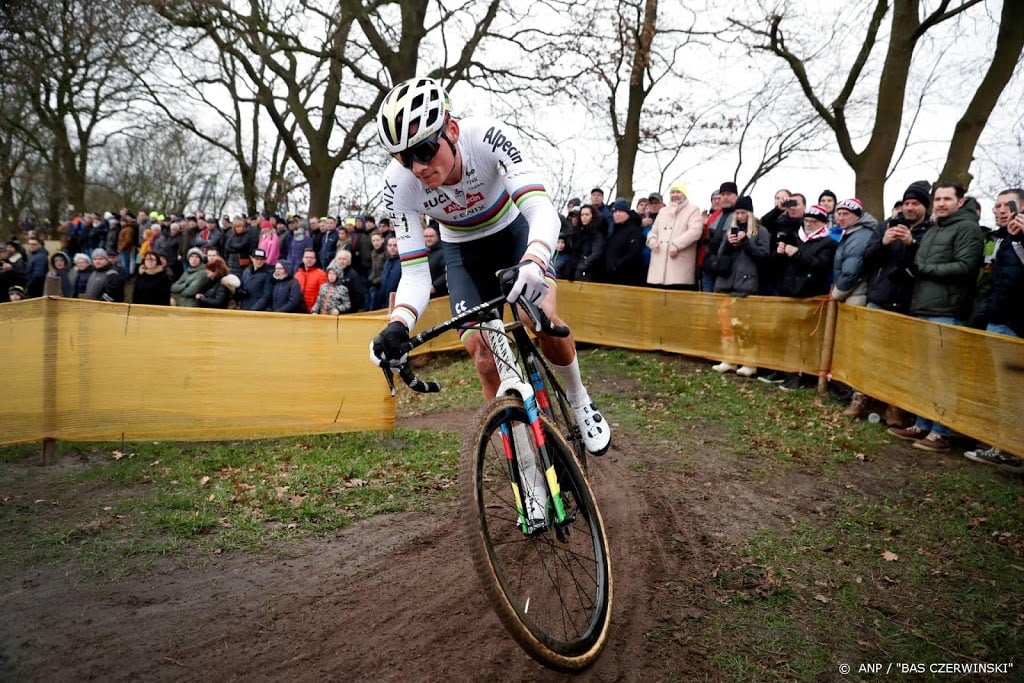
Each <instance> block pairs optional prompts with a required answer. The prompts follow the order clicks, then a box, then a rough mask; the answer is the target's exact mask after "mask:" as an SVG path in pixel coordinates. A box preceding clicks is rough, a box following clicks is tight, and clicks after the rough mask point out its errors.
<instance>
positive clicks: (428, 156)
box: [395, 115, 451, 168]
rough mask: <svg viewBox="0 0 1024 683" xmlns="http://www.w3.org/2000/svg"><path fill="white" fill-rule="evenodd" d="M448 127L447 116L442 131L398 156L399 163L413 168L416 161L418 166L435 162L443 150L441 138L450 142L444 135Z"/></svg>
mask: <svg viewBox="0 0 1024 683" xmlns="http://www.w3.org/2000/svg"><path fill="white" fill-rule="evenodd" d="M446 125H448V116H447V115H446V116H445V117H444V124H442V126H441V130H439V131H437V133H435V134H434V135H433V136H432V137H429V138H427V139H426V140H424V141H423V142H420V143H417V144H415V145H413V146H412V147H410V148H409V149H406V150H402V151H401V152H399V153H398V154H396V155H395V156H396V157H397V159H398V160H399V162H401V164H402V165H403V166H405V167H406V168H412V164H413V162H414V161H415V162H416V163H418V164H429V163H430V162H431V161H433V160H434V157H436V156H437V151H438V150H439V149H441V138H444V139H445V141H446V142H447V141H448V138H447V137H445V134H444V127H445V126H446ZM449 144H451V143H449Z"/></svg>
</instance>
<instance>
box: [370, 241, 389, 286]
mask: <svg viewBox="0 0 1024 683" xmlns="http://www.w3.org/2000/svg"><path fill="white" fill-rule="evenodd" d="M387 260H388V249H387V247H386V246H385V245H383V244H381V245H380V249H374V250H373V254H372V255H371V257H370V285H371V286H373V287H379V286H380V277H381V275H382V274H383V273H384V263H385V262H386V261H387Z"/></svg>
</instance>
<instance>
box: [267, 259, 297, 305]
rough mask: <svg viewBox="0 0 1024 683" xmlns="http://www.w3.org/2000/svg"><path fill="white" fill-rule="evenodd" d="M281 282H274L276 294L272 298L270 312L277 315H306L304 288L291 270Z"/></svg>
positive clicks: (289, 269)
mask: <svg viewBox="0 0 1024 683" xmlns="http://www.w3.org/2000/svg"><path fill="white" fill-rule="evenodd" d="M286 269H287V270H288V271H289V273H288V275H286V276H285V277H284V278H283V279H281V280H277V279H275V280H274V292H273V294H271V297H270V310H272V311H273V312H275V313H305V312H306V304H305V302H304V301H303V298H302V288H301V287H299V283H298V282H296V281H295V278H294V277H292V276H291V272H290V271H291V268H287V266H286Z"/></svg>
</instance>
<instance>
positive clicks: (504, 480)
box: [459, 397, 612, 671]
mask: <svg viewBox="0 0 1024 683" xmlns="http://www.w3.org/2000/svg"><path fill="white" fill-rule="evenodd" d="M542 424H543V426H544V436H545V442H546V444H547V447H548V454H549V456H550V458H551V461H552V465H553V467H554V471H555V475H556V477H557V480H558V484H559V486H560V487H561V498H562V502H563V506H564V509H565V516H566V521H565V522H564V523H562V524H559V523H558V522H557V521H556V519H555V517H554V514H555V513H554V506H553V505H552V504H551V501H550V500H549V496H548V495H547V491H546V487H544V488H545V493H543V494H541V500H544V501H546V505H545V506H544V507H546V514H545V517H546V523H545V524H544V525H543V526H541V527H540V528H538V529H532V528H528V529H527V530H525V531H524V528H523V526H522V524H523V520H522V519H521V518H520V515H519V511H518V509H517V506H516V496H515V493H514V489H513V479H512V474H511V469H510V466H509V460H508V459H507V457H506V445H508V444H510V443H511V444H512V447H513V448H514V452H515V453H517V454H522V455H521V456H519V457H525V456H530V457H535V454H536V452H537V446H536V444H535V443H534V439H533V438H532V436H527V435H528V434H529V433H530V432H529V425H528V418H527V415H526V411H525V409H524V408H523V405H522V402H521V401H520V400H519V399H518V398H514V397H500V398H496V399H494V400H493V401H490V402H489V403H487V404H486V405H485V406H484V407H483V408H482V409H481V411H480V413H479V415H478V417H477V422H476V426H475V428H474V429H473V430H472V431H471V432H470V435H469V436H468V437H467V439H466V442H465V444H464V447H463V453H462V468H461V473H460V481H459V484H460V496H461V497H462V502H463V504H464V505H465V506H466V508H467V510H468V511H469V512H470V514H468V515H467V516H466V530H467V540H468V543H469V547H470V553H471V555H472V558H473V564H474V566H475V567H476V571H477V574H479V576H480V579H481V581H482V582H483V584H484V589H485V591H486V593H487V596H488V599H489V600H490V602H491V605H492V606H493V607H494V610H495V611H496V612H497V613H498V616H499V617H500V618H501V621H502V623H503V624H504V625H505V628H506V629H508V631H509V633H510V634H511V635H512V637H513V638H515V640H516V642H518V643H519V645H520V646H521V647H522V648H523V649H524V650H526V651H527V652H528V653H529V654H530V656H532V657H533V658H534V659H536V660H537V661H539V662H541V663H542V664H545V665H546V666H550V667H553V668H556V669H562V670H568V671H577V670H580V669H583V668H585V667H586V666H588V665H590V664H591V663H592V662H593V661H594V660H595V659H596V658H597V656H598V655H599V654H600V652H601V649H602V648H603V647H604V645H605V642H606V641H607V638H608V628H609V624H610V621H611V604H612V576H611V561H610V558H609V554H608V541H607V537H606V535H605V530H604V522H603V521H602V520H601V515H600V512H599V511H598V509H597V505H596V503H595V501H594V495H593V493H592V491H591V490H590V485H589V484H588V482H587V480H586V477H585V476H584V474H583V473H582V471H581V470H580V467H579V464H578V462H577V461H576V458H575V457H574V456H573V454H572V449H571V448H570V447H569V446H568V445H567V444H566V442H565V439H564V438H563V437H562V435H561V434H560V433H559V432H558V430H557V429H556V428H555V427H554V426H553V425H552V424H551V423H550V422H548V420H547V419H546V418H542ZM503 426H504V427H505V430H504V431H505V434H504V435H503ZM524 426H525V429H524V428H523V427H524ZM524 442H525V443H524ZM537 462H538V467H539V462H540V460H539V457H537ZM522 469H523V468H520V470H522ZM531 480H533V481H542V480H538V479H537V478H536V477H535V476H529V475H527V476H523V487H522V496H521V498H522V499H524V500H525V499H526V498H527V497H528V496H530V495H531V493H532V490H531V489H532V488H533V482H532V481H531ZM528 516H534V517H536V516H537V515H528Z"/></svg>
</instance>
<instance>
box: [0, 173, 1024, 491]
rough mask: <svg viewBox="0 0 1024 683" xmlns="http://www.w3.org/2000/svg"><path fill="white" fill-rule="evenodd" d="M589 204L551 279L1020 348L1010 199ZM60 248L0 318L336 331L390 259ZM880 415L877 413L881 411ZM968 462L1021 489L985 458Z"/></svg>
mask: <svg viewBox="0 0 1024 683" xmlns="http://www.w3.org/2000/svg"><path fill="white" fill-rule="evenodd" d="M668 196H669V201H668V202H667V203H666V202H665V201H664V199H663V196H662V194H661V193H659V192H652V193H650V194H649V195H647V196H643V197H640V198H639V199H638V200H637V201H636V202H635V204H634V203H633V202H630V201H629V200H627V199H624V198H617V199H615V200H613V201H612V202H611V203H606V202H605V196H604V192H603V190H602V189H601V188H594V189H592V190H591V192H590V196H589V201H587V202H584V201H581V200H580V199H571V200H569V201H568V203H567V205H566V207H565V210H564V215H563V216H562V217H561V220H562V226H561V232H560V234H559V238H558V244H557V248H556V251H555V253H554V255H553V257H552V263H551V266H552V268H553V270H554V271H555V274H556V276H557V277H558V278H559V279H564V280H569V281H573V280H580V281H586V282H603V283H611V284H618V285H627V286H637V287H656V288H662V289H675V290H690V291H702V292H716V293H722V294H728V295H730V296H748V295H755V294H756V295H761V296H786V297H821V296H828V297H831V298H832V299H835V300H836V301H840V302H842V303H844V304H845V305H851V306H868V307H873V308H880V309H884V310H887V311H891V312H895V313H900V314H905V315H910V316H915V317H918V318H922V319H925V320H930V321H933V322H939V323H945V324H951V325H973V326H974V327H977V328H979V329H984V330H987V331H989V332H992V333H996V334H1004V335H1010V336H1014V337H1022V336H1024V305H1021V301H1024V215H1021V214H1020V213H1018V211H1019V209H1020V208H1021V207H1022V206H1024V190H1022V189H1019V188H1010V189H1007V190H1005V191H1003V192H1001V193H1000V194H999V195H998V197H997V199H996V202H995V205H994V207H993V210H992V218H993V221H994V225H992V226H990V227H989V226H986V227H982V222H983V218H982V215H981V208H980V205H979V203H978V202H977V200H975V199H973V198H971V197H967V196H965V191H964V189H963V188H961V187H959V186H957V185H955V184H951V183H944V182H938V183H936V185H935V186H934V187H932V186H931V185H930V184H929V183H928V182H926V181H918V182H915V183H912V184H911V185H910V186H909V187H908V188H907V189H906V191H905V193H904V195H903V198H902V200H901V201H900V202H897V204H896V205H895V206H894V207H893V208H892V212H891V215H890V216H888V217H886V218H876V217H875V216H872V215H871V214H870V213H869V212H868V211H866V210H865V209H864V206H863V204H862V203H861V202H860V201H859V200H858V199H857V198H855V197H849V198H845V199H842V200H840V199H839V197H838V196H837V195H836V194H835V193H834V192H832V191H830V190H823V191H821V192H819V193H818V195H817V200H816V202H815V203H813V204H810V203H809V202H808V200H807V197H806V196H805V195H804V194H801V193H799V192H792V191H790V190H787V189H780V190H779V191H777V192H776V193H775V196H774V202H773V206H771V207H770V208H769V209H768V210H767V211H763V212H761V213H760V216H759V215H758V212H757V211H756V207H754V205H753V201H752V199H751V197H749V196H740V195H739V191H738V188H737V186H736V184H735V183H733V182H731V181H726V182H723V183H722V184H721V186H720V187H719V189H718V190H717V191H715V192H714V193H713V194H712V195H711V197H710V204H709V206H707V207H701V206H699V205H698V204H697V203H695V202H693V201H691V199H690V197H689V196H688V192H687V187H686V185H685V183H683V182H681V181H677V182H675V183H673V184H672V185H671V186H670V187H669V188H668ZM425 224H426V225H427V227H426V229H425V243H426V246H427V249H428V261H429V264H430V271H431V279H432V292H431V295H432V296H444V295H446V294H447V288H446V286H445V268H444V257H443V252H442V250H441V249H440V232H439V230H438V226H437V225H436V224H435V223H433V221H426V222H425ZM58 233H59V236H60V239H61V249H60V250H56V251H55V252H54V253H52V254H47V252H46V249H45V247H44V246H43V241H42V239H41V238H40V237H39V236H38V235H36V234H34V233H33V232H31V231H28V232H25V233H24V239H25V241H26V244H27V248H26V247H25V246H23V245H22V244H21V242H20V241H19V240H11V241H9V242H7V243H6V244H4V245H2V247H3V250H2V251H0V257H2V258H0V302H5V301H9V300H18V299H22V298H26V297H36V296H41V295H42V294H43V288H44V284H45V281H46V277H47V275H48V274H49V275H53V276H56V277H57V278H58V279H59V281H60V290H61V295H62V296H65V297H77V298H85V299H96V300H105V301H119V302H123V301H126V300H127V301H131V302H132V303H141V304H150V305H167V306H186V307H187V306H196V307H204V308H239V309H242V310H247V311H274V312H282V313H308V314H313V315H344V314H347V313H353V312H357V311H368V310H376V309H386V308H388V306H389V304H390V301H391V295H392V294H393V293H394V291H395V290H396V289H397V287H398V281H399V278H400V276H401V262H400V258H399V253H398V243H397V240H396V238H395V236H394V233H393V231H392V230H391V226H390V223H389V221H388V220H387V219H381V220H380V221H377V220H375V219H374V217H372V216H352V217H348V218H346V219H345V220H344V221H341V220H339V219H338V218H336V217H330V216H328V217H324V218H315V217H311V218H302V217H298V216H289V217H282V216H277V215H268V214H256V215H251V216H245V217H243V216H236V217H234V218H232V217H229V216H223V217H221V218H220V219H217V218H215V217H210V218H208V217H207V216H205V215H204V214H202V213H199V214H196V215H171V216H170V217H166V218H165V217H164V216H162V215H160V214H158V213H156V212H150V213H148V214H147V213H145V212H138V213H136V214H133V213H132V212H130V211H128V210H127V209H121V211H120V212H119V213H118V214H117V215H115V214H113V213H111V212H106V213H104V214H98V213H89V214H84V215H82V216H76V217H75V218H73V219H71V220H69V221H67V222H66V223H64V224H63V225H61V226H60V228H59V230H58ZM713 369H714V370H715V371H717V372H723V373H724V372H732V371H735V372H736V373H737V374H739V375H742V376H746V377H755V376H756V377H757V378H758V379H759V380H761V381H762V382H765V383H768V384H775V385H778V386H779V387H780V388H781V389H783V390H795V389H800V388H802V387H806V386H809V385H810V384H811V382H812V381H813V378H810V377H804V376H801V375H800V374H798V373H792V374H784V373H779V372H771V371H769V372H764V371H762V370H760V369H758V368H754V367H749V366H740V367H737V366H735V365H733V364H731V363H728V362H725V361H723V362H721V363H717V364H715V365H714V366H713ZM848 400H849V406H848V408H847V409H846V411H845V414H847V415H849V416H852V417H865V416H867V415H868V412H869V410H872V408H873V407H874V404H873V402H872V399H870V397H867V396H864V395H863V394H861V393H859V392H855V391H852V390H851V391H850V392H849V397H848ZM879 412H881V408H879ZM884 414H885V417H884V419H885V422H886V424H887V425H888V426H889V427H890V432H891V433H892V434H893V435H894V436H896V437H898V438H900V439H904V440H907V441H909V442H911V443H912V444H913V446H914V447H915V448H918V449H921V450H926V451H931V452H944V451H948V450H949V449H950V431H949V429H948V428H947V427H945V426H944V425H942V424H940V423H938V422H933V421H929V420H926V419H924V418H916V419H914V420H913V422H912V423H911V422H910V419H909V418H908V416H907V415H905V414H904V413H903V411H901V410H900V409H899V408H898V407H896V406H887V407H886V408H885V410H884ZM966 455H967V457H969V458H971V459H972V460H976V461H978V462H984V463H987V464H993V465H998V466H1000V467H1003V468H1004V469H1009V470H1012V471H1016V472H1024V462H1022V461H1021V460H1019V459H1018V458H1016V457H1015V456H1013V455H1010V454H1008V453H1003V452H1001V451H999V449H997V448H986V447H984V445H980V446H979V448H977V449H975V450H972V451H968V452H967V453H966Z"/></svg>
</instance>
